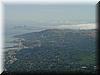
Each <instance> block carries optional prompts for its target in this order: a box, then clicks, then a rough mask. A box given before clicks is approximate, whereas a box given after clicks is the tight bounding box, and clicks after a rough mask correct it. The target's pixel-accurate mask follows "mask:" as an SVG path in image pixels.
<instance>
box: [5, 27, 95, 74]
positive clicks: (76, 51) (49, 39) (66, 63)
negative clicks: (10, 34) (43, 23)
mask: <svg viewBox="0 0 100 75" xmlns="http://www.w3.org/2000/svg"><path fill="white" fill-rule="evenodd" d="M15 37H17V38H20V39H22V40H21V41H20V42H21V46H20V47H21V48H20V50H19V51H17V52H16V54H14V55H12V57H15V58H16V59H17V60H16V61H14V62H13V63H11V64H9V62H8V61H9V59H10V58H8V57H6V60H5V68H6V70H7V71H12V72H14V71H15V72H16V71H18V72H38V71H39V72H42V71H46V72H48V71H49V72H74V71H82V72H91V73H95V72H96V30H68V29H64V30H60V29H48V30H44V31H40V32H32V33H26V34H23V35H16V36H15ZM8 53H9V51H8V52H6V53H5V55H6V56H7V55H8Z"/></svg>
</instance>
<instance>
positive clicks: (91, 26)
mask: <svg viewBox="0 0 100 75" xmlns="http://www.w3.org/2000/svg"><path fill="white" fill-rule="evenodd" d="M54 28H57V29H80V30H88V29H96V28H97V26H96V24H78V25H59V26H57V27H54Z"/></svg>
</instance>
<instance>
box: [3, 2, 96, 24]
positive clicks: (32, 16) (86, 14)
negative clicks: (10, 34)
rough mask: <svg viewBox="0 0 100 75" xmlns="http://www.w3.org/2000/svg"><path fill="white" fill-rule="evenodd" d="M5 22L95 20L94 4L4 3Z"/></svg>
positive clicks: (61, 22) (91, 21)
mask: <svg viewBox="0 0 100 75" xmlns="http://www.w3.org/2000/svg"><path fill="white" fill-rule="evenodd" d="M4 8H5V22H7V23H9V24H11V23H12V24H13V23H20V24H24V23H44V24H58V23H59V24H66V23H72V22H73V23H74V22H83V23H84V22H89V23H93V22H95V19H96V18H95V17H96V9H95V8H96V6H95V5H92V4H82V5H79V4H78V5H71V4H69V5H68V4H58V5H41V4H5V5H4Z"/></svg>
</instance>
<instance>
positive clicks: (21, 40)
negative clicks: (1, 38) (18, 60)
mask: <svg viewBox="0 0 100 75" xmlns="http://www.w3.org/2000/svg"><path fill="white" fill-rule="evenodd" d="M18 41H19V42H18V50H21V49H23V48H24V45H23V41H24V39H18Z"/></svg>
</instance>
